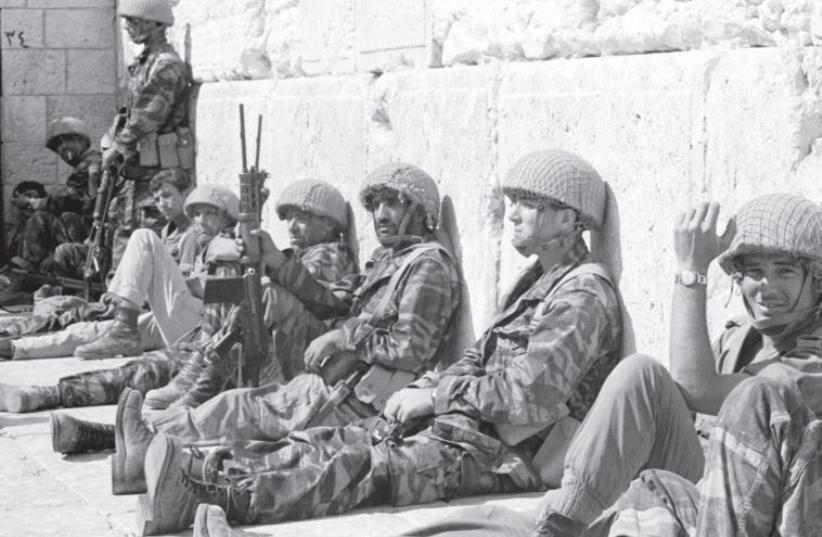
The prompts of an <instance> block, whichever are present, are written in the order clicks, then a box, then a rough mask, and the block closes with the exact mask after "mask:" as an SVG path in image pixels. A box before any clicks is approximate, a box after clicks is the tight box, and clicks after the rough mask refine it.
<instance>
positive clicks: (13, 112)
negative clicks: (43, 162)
mask: <svg viewBox="0 0 822 537" xmlns="http://www.w3.org/2000/svg"><path fill="white" fill-rule="evenodd" d="M2 102H3V106H2V107H3V124H2V128H3V130H2V136H3V142H11V141H16V142H22V141H26V142H32V143H45V140H46V97H25V96H9V97H3V99H2Z"/></svg>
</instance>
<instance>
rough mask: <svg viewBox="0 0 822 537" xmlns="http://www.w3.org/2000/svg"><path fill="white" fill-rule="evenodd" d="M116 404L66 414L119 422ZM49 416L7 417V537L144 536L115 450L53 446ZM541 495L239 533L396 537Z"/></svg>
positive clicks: (28, 373) (59, 366)
mask: <svg viewBox="0 0 822 537" xmlns="http://www.w3.org/2000/svg"><path fill="white" fill-rule="evenodd" d="M124 362H125V360H124V359H110V360H95V361H84V360H79V359H76V358H60V359H53V360H34V361H27V362H0V382H3V383H11V384H47V383H54V382H56V381H57V379H58V378H60V377H61V376H64V375H69V374H72V373H77V372H80V371H86V370H88V369H91V368H104V367H112V366H116V365H119V364H122V363H124ZM114 411H115V407H114V406H103V407H91V408H77V409H71V410H61V412H70V413H72V414H74V415H76V416H78V417H81V418H85V419H94V420H98V421H105V422H108V423H113V421H114ZM48 415H49V413H48V412H36V413H31V414H21V415H13V414H5V413H0V536H9V537H12V536H14V537H18V536H37V537H45V536H60V537H75V536H76V537H103V536H105V537H114V536H131V535H136V534H137V527H136V523H135V516H134V511H135V503H136V500H135V498H134V497H131V496H113V495H112V494H111V492H110V475H111V474H110V469H109V468H110V466H109V465H110V463H109V455H110V453H98V454H87V455H75V456H62V455H60V454H57V453H54V452H53V451H52V449H51V431H50V428H49V416H48ZM538 497H539V495H535V494H531V495H524V496H513V497H511V496H509V497H496V496H495V497H483V498H476V499H471V500H461V501H458V502H452V503H450V504H445V503H438V504H430V505H427V506H423V507H416V508H404V509H395V508H383V509H378V510H374V509H372V510H367V511H365V510H363V511H358V512H355V513H352V514H350V515H347V516H341V517H329V518H323V519H317V520H312V521H304V522H292V523H285V524H278V525H271V526H257V527H247V528H243V529H242V532H238V533H237V534H238V535H251V536H261V535H272V536H277V537H298V536H299V537H308V536H312V537H313V536H323V535H328V536H331V535H334V536H335V537H337V536H340V537H344V536H347V535H351V536H357V537H372V536H373V537H377V536H380V537H382V536H387V535H393V534H396V533H397V532H400V531H403V530H406V529H410V528H412V527H414V526H417V525H419V524H422V523H424V522H428V521H431V520H434V519H438V518H440V517H444V516H447V514H448V513H450V512H451V511H453V510H454V508H455V507H456V506H460V505H467V504H470V505H474V504H477V503H482V502H491V503H494V504H497V505H504V506H507V507H510V508H512V509H516V510H526V509H532V508H533V507H534V505H535V504H536V501H537V498H538ZM179 535H191V531H186V532H182V533H180V534H179Z"/></svg>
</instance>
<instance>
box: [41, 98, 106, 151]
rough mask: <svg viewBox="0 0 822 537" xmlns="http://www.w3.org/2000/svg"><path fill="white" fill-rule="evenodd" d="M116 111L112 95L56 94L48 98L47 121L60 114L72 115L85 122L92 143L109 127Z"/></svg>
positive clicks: (96, 142) (95, 142) (96, 141)
mask: <svg viewBox="0 0 822 537" xmlns="http://www.w3.org/2000/svg"><path fill="white" fill-rule="evenodd" d="M116 111H117V101H116V98H115V97H114V95H111V94H104V95H58V96H53V97H49V98H48V109H47V113H48V121H52V120H54V119H57V118H60V117H62V116H74V117H77V118H80V119H82V120H83V121H85V122H86V126H87V127H88V129H89V133H90V134H91V140H92V143H94V144H98V142H99V140H100V137H101V136H103V133H105V132H106V130H107V129H108V128H109V125H111V122H112V120H113V119H114V114H115V112H116Z"/></svg>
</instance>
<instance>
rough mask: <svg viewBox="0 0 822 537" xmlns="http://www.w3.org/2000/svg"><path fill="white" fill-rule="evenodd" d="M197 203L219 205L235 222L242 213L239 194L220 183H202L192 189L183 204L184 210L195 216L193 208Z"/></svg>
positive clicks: (188, 214)
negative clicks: (192, 211) (192, 212)
mask: <svg viewBox="0 0 822 537" xmlns="http://www.w3.org/2000/svg"><path fill="white" fill-rule="evenodd" d="M195 204H205V205H211V206H213V207H217V208H218V209H220V210H221V211H223V212H224V213H225V214H226V215H228V216H229V218H231V219H232V220H233V221H234V222H236V221H237V218H238V217H239V214H240V199H239V198H238V197H237V194H235V193H234V192H232V191H231V190H229V189H227V188H226V187H224V186H220V185H200V186H198V187H197V188H195V189H194V190H192V191H191V193H190V194H189V195H188V197H187V198H186V202H185V204H184V205H183V210H184V211H185V213H186V216H188V217H189V218H193V217H192V214H191V208H192V205H195Z"/></svg>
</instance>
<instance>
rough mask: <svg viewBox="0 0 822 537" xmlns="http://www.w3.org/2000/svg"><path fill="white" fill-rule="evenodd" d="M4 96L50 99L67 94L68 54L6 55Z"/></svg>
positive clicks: (27, 51) (10, 52) (11, 52)
mask: <svg viewBox="0 0 822 537" xmlns="http://www.w3.org/2000/svg"><path fill="white" fill-rule="evenodd" d="M2 60H3V61H2V63H3V95H50V94H55V93H63V92H64V91H65V90H66V54H65V52H64V51H62V50H47V49H33V48H32V49H5V50H3V51H2Z"/></svg>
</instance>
